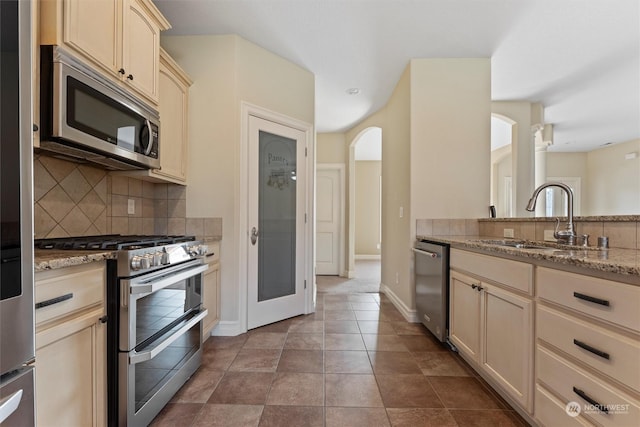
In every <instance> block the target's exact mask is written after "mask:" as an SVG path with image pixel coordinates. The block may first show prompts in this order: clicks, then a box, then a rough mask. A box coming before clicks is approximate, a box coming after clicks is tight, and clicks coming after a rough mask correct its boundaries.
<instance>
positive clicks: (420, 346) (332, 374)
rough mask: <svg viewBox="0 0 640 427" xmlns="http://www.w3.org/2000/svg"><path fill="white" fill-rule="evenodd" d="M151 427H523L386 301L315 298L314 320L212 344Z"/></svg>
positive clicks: (375, 297)
mask: <svg viewBox="0 0 640 427" xmlns="http://www.w3.org/2000/svg"><path fill="white" fill-rule="evenodd" d="M152 425H153V426H170V427H181V426H224V427H233V426H287V427H292V426H296V427H297V426H300V427H307V426H309V427H311V426H327V427H332V426H349V427H358V426H366V427H377V426H411V427H416V426H438V427H444V426H492V427H493V426H505V427H506V426H526V425H527V424H526V422H525V421H524V420H522V418H520V417H519V416H518V415H517V413H516V412H515V411H513V410H512V409H511V408H510V407H509V406H508V405H507V404H506V403H505V402H504V401H503V400H502V399H501V398H499V397H498V396H497V395H496V394H495V392H493V391H492V390H491V389H489V388H488V386H487V385H486V383H484V381H483V380H481V379H480V378H479V377H477V376H476V375H475V373H474V371H473V370H471V368H469V367H468V365H466V364H465V363H464V362H463V361H462V360H461V359H460V358H459V356H458V355H456V354H455V353H452V352H450V351H448V350H447V348H445V347H443V346H442V345H440V343H439V342H438V341H436V340H435V339H433V338H432V337H431V335H430V334H429V333H428V331H427V330H426V329H425V328H424V327H423V326H422V325H418V324H411V323H407V322H406V321H405V320H404V319H403V317H402V315H401V314H400V312H398V311H397V310H396V308H395V307H394V306H393V304H391V303H390V302H389V301H388V299H387V298H386V297H385V296H384V295H380V294H377V293H356V294H329V293H319V294H318V307H317V312H316V313H314V314H311V315H307V316H299V317H296V318H293V319H288V320H285V321H282V322H278V323H275V324H272V325H268V326H265V327H262V328H258V329H255V330H252V331H249V333H247V334H243V335H240V336H237V337H211V338H209V339H208V340H207V342H206V343H205V346H204V357H203V363H202V366H201V368H200V369H199V370H198V371H197V372H196V374H195V375H194V376H193V377H192V378H191V379H190V380H189V381H188V382H187V383H186V384H185V385H184V387H183V388H182V389H181V390H180V391H179V392H178V394H176V396H175V397H174V398H173V400H172V402H171V403H169V404H168V405H167V406H166V407H165V408H164V410H163V411H162V412H161V413H160V414H159V415H158V416H157V417H156V419H155V420H154V422H153V424H152Z"/></svg>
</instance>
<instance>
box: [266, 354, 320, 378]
mask: <svg viewBox="0 0 640 427" xmlns="http://www.w3.org/2000/svg"><path fill="white" fill-rule="evenodd" d="M277 370H278V372H313V373H322V372H323V354H322V351H321V350H283V351H282V354H281V355H280V362H279V363H278V369H277Z"/></svg>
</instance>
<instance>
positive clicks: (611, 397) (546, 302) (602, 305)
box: [535, 267, 640, 427]
mask: <svg viewBox="0 0 640 427" xmlns="http://www.w3.org/2000/svg"><path fill="white" fill-rule="evenodd" d="M536 289H537V294H538V300H539V304H538V306H537V313H536V335H537V348H536V367H537V368H536V382H537V384H536V399H535V407H536V409H535V419H536V420H537V422H538V423H539V424H540V425H543V426H546V427H554V426H565V425H570V424H571V423H573V424H576V425H577V423H581V424H582V425H601V426H616V427H617V426H638V425H640V287H638V286H633V285H629V284H625V283H621V282H617V281H614V280H605V279H601V278H596V277H590V276H583V275H579V274H575V273H572V272H566V271H559V270H554V269H549V268H544V267H537V271H536ZM567 405H573V408H574V409H575V411H574V412H573V413H572V414H571V415H572V416H569V415H568V414H567V412H566V411H565V408H566V407H567Z"/></svg>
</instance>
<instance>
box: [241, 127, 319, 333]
mask: <svg viewBox="0 0 640 427" xmlns="http://www.w3.org/2000/svg"><path fill="white" fill-rule="evenodd" d="M305 144H306V138H305V133H304V132H302V131H300V130H297V129H294V128H290V127H287V126H283V125H281V124H277V123H274V122H271V121H268V120H264V119H261V118H258V117H254V116H250V117H249V147H248V156H249V168H248V187H249V189H248V196H249V200H248V215H247V217H248V233H247V239H249V242H248V272H247V273H248V290H247V297H248V301H247V327H248V329H253V328H256V327H258V326H262V325H266V324H269V323H273V322H276V321H279V320H282V319H287V318H289V317H293V316H296V315H299V314H302V313H304V312H305V283H304V280H305V258H306V244H305V236H306V227H307V224H306V218H305V215H306V212H305V206H306V200H307V190H306V188H307V185H306V176H307V173H306V161H305V156H306V154H305Z"/></svg>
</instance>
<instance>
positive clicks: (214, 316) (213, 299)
mask: <svg viewBox="0 0 640 427" xmlns="http://www.w3.org/2000/svg"><path fill="white" fill-rule="evenodd" d="M203 292H204V298H203V300H204V306H205V307H206V308H207V310H208V311H209V313H208V314H207V317H205V318H204V321H203V330H204V333H203V335H202V339H203V340H206V339H207V338H209V335H210V334H211V330H212V329H213V328H214V327H215V326H216V325H217V324H218V321H219V320H220V264H218V263H215V264H211V265H209V270H207V271H206V272H205V274H204V291H203Z"/></svg>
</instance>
